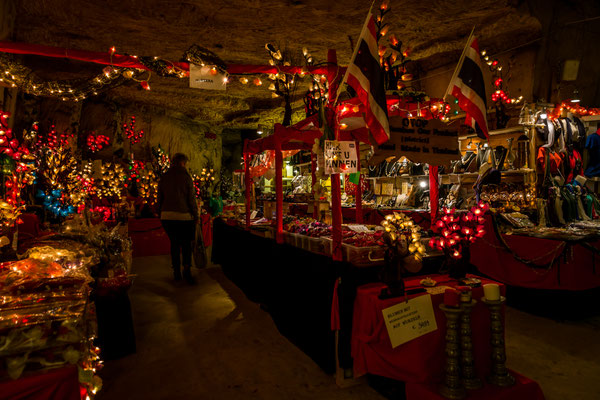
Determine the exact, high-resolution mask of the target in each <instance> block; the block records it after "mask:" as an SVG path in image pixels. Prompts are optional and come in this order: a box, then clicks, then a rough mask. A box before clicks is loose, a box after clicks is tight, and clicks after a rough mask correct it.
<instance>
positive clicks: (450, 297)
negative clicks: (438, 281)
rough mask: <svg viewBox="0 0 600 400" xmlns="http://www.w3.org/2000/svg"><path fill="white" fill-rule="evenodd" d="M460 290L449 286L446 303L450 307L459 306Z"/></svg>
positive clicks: (445, 295)
mask: <svg viewBox="0 0 600 400" xmlns="http://www.w3.org/2000/svg"><path fill="white" fill-rule="evenodd" d="M459 299H460V292H459V291H458V290H456V289H453V288H448V289H446V291H445V292H444V305H446V306H448V307H458V304H459Z"/></svg>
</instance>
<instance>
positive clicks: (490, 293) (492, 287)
mask: <svg viewBox="0 0 600 400" xmlns="http://www.w3.org/2000/svg"><path fill="white" fill-rule="evenodd" d="M483 295H484V296H485V299H486V300H489V301H499V300H500V286H499V285H498V284H496V283H486V284H485V285H483Z"/></svg>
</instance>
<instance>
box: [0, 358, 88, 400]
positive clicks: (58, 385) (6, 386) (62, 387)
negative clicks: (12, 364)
mask: <svg viewBox="0 0 600 400" xmlns="http://www.w3.org/2000/svg"><path fill="white" fill-rule="evenodd" d="M81 394H82V391H81V387H80V385H79V378H78V376H77V367H75V366H68V367H64V368H57V369H52V370H49V371H44V372H41V373H38V374H35V375H28V376H24V377H22V378H19V379H17V380H14V381H4V382H0V400H81ZM84 398H85V396H84Z"/></svg>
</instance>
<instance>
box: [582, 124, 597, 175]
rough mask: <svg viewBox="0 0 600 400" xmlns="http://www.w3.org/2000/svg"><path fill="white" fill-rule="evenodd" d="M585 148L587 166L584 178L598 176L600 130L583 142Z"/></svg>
mask: <svg viewBox="0 0 600 400" xmlns="http://www.w3.org/2000/svg"><path fill="white" fill-rule="evenodd" d="M585 148H586V150H587V152H588V164H587V168H586V169H585V176H588V177H594V176H600V128H598V130H597V131H596V133H592V134H591V135H590V136H588V137H587V139H586V141H585Z"/></svg>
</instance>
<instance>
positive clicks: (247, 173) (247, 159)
mask: <svg viewBox="0 0 600 400" xmlns="http://www.w3.org/2000/svg"><path fill="white" fill-rule="evenodd" d="M246 140H248V139H246ZM244 185H245V186H246V230H249V229H250V185H251V183H250V154H248V153H246V152H244Z"/></svg>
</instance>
